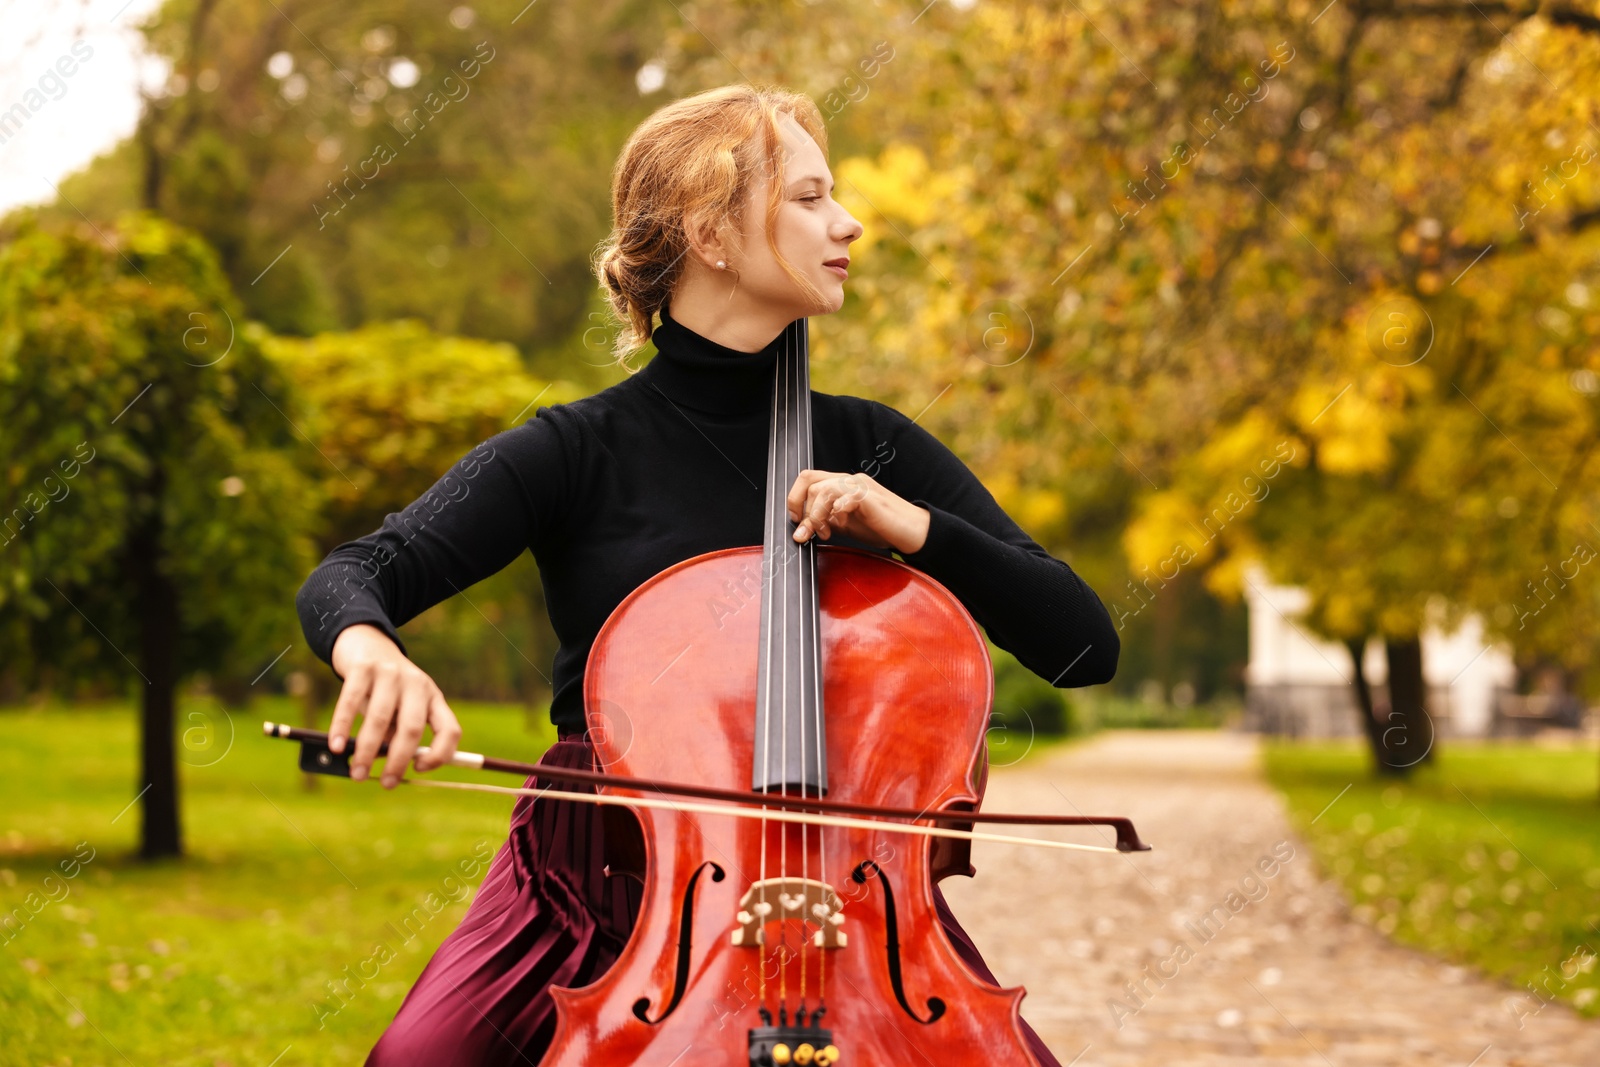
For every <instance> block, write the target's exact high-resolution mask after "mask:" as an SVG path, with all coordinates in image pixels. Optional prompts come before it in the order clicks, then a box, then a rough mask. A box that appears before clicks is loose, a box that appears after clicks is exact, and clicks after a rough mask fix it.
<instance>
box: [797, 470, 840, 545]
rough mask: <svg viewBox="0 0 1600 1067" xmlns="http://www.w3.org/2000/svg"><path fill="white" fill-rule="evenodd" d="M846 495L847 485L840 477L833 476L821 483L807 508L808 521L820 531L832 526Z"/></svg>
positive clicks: (814, 528)
mask: <svg viewBox="0 0 1600 1067" xmlns="http://www.w3.org/2000/svg"><path fill="white" fill-rule="evenodd" d="M844 497H845V486H844V484H843V483H842V482H841V481H840V480H839V479H837V478H831V479H829V480H828V481H826V482H822V483H821V484H819V485H818V486H817V491H816V492H815V493H814V494H813V495H812V498H811V506H810V507H809V508H808V509H807V510H806V521H807V522H809V523H810V524H811V528H812V529H813V530H816V531H817V532H818V533H822V532H823V531H824V530H827V529H829V528H831V525H832V523H833V519H834V516H835V515H836V514H840V513H841V509H840V502H841V501H842V500H843V499H844Z"/></svg>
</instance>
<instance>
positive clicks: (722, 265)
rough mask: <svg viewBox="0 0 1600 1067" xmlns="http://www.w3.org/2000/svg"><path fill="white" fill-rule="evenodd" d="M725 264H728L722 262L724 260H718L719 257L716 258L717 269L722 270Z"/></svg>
mask: <svg viewBox="0 0 1600 1067" xmlns="http://www.w3.org/2000/svg"><path fill="white" fill-rule="evenodd" d="M727 266H728V265H727V264H726V263H724V262H723V261H722V260H720V259H719V260H717V269H718V270H723V269H725V268H726V267H727Z"/></svg>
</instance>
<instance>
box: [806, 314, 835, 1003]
mask: <svg viewBox="0 0 1600 1067" xmlns="http://www.w3.org/2000/svg"><path fill="white" fill-rule="evenodd" d="M802 327H803V329H802V332H801V335H800V336H801V340H802V341H803V344H802V346H801V348H802V351H803V353H804V355H803V359H804V361H805V377H804V379H803V381H802V382H801V395H802V396H803V397H804V398H805V401H804V403H805V406H804V407H803V408H802V409H801V410H802V411H804V413H805V431H804V436H803V438H802V439H801V440H802V445H803V447H804V449H805V465H806V466H807V467H810V466H812V465H813V464H814V463H815V462H816V459H815V457H814V456H813V454H812V446H813V443H814V442H813V439H812V426H811V324H810V322H809V320H807V321H805V322H804V323H802ZM807 562H808V564H809V565H808V567H807V572H808V574H807V577H808V578H809V580H810V586H811V607H812V610H811V611H810V612H809V613H808V614H807V616H806V617H807V619H808V620H810V621H811V623H812V632H811V638H812V642H811V647H810V648H809V649H808V650H807V651H808V653H809V655H810V658H811V695H812V699H813V700H814V701H815V703H814V705H813V709H812V714H813V716H814V717H815V719H816V722H815V726H814V729H815V735H816V739H817V796H818V798H819V799H820V798H821V796H822V786H823V780H824V775H825V773H826V769H827V764H826V763H825V762H824V760H823V755H824V753H823V747H822V745H823V731H824V728H825V727H826V725H827V722H826V719H825V718H824V714H823V713H824V712H825V711H826V710H827V708H826V705H825V704H824V702H823V699H822V675H821V659H822V606H821V604H819V603H818V601H817V556H816V553H815V552H813V553H812V554H811V555H810V556H808V557H807ZM803 832H804V824H802V833H803ZM827 832H828V831H827V829H826V828H824V827H821V826H819V827H817V877H818V879H819V880H820V881H821V882H822V884H823V885H824V886H827V885H828V884H829V883H828V846H827V836H826V835H827ZM826 921H827V920H826V919H825V918H821V917H819V923H818V927H819V932H820V927H821V923H822V922H826ZM808 940H809V938H808ZM827 993H828V954H827V953H826V952H822V951H819V952H818V953H817V1007H818V1008H819V1009H820V1008H821V1007H822V1006H823V1002H824V999H825V998H826V996H827Z"/></svg>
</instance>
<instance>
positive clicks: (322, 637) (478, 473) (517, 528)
mask: <svg viewBox="0 0 1600 1067" xmlns="http://www.w3.org/2000/svg"><path fill="white" fill-rule="evenodd" d="M552 410H554V409H553V408H552V409H546V408H542V409H540V411H539V413H538V417H535V418H532V419H529V420H528V421H527V422H525V423H523V424H522V425H521V426H517V427H515V428H513V429H510V430H506V431H504V432H503V433H499V434H496V435H495V436H493V437H491V438H489V439H488V440H486V441H484V442H483V443H482V444H479V445H478V446H477V447H475V448H474V449H472V450H471V451H470V452H468V453H467V454H466V455H465V456H463V457H462V458H461V459H460V460H459V461H458V462H457V463H455V464H454V465H453V466H452V467H451V468H450V469H449V470H448V471H446V472H445V473H444V475H443V476H442V477H440V478H439V480H438V481H437V482H435V483H434V485H433V487H432V488H431V489H429V490H428V491H427V492H426V493H423V494H422V495H421V496H420V497H418V498H417V499H416V500H414V501H412V502H411V503H410V504H408V505H406V506H405V507H404V508H403V509H401V510H400V511H397V512H390V513H389V514H388V515H386V516H385V517H384V520H383V524H382V525H381V526H380V527H379V528H378V529H377V530H374V531H373V532H372V533H370V534H367V535H366V536H365V537H360V538H357V539H356V540H354V541H347V542H345V543H344V544H342V545H340V546H339V547H338V548H335V549H334V550H333V551H332V552H330V553H328V556H327V558H326V559H324V560H323V561H322V562H321V563H320V564H319V565H318V566H317V568H316V569H315V570H314V571H312V572H311V575H310V577H308V578H307V579H306V580H305V582H304V584H302V585H301V587H300V591H299V593H298V594H297V595H296V597H295V610H296V611H297V612H298V614H299V616H300V628H301V630H302V632H303V633H304V634H305V638H306V643H307V644H308V645H310V647H311V651H312V652H314V653H315V654H316V655H317V657H318V658H319V659H321V660H322V661H323V662H325V663H328V664H329V665H330V666H331V665H332V656H333V644H334V641H335V639H337V638H338V636H339V634H340V632H341V631H343V630H344V629H345V628H347V627H350V626H353V625H355V624H357V623H370V624H371V625H373V626H376V627H378V628H379V629H380V630H382V631H383V632H384V633H386V634H388V635H389V637H390V638H392V639H393V640H394V643H395V644H396V645H399V646H400V650H401V651H402V652H405V644H404V642H402V641H401V640H400V635H399V633H398V632H397V629H398V628H399V627H400V626H403V625H405V624H406V623H407V622H408V621H410V620H411V619H413V618H415V617H416V616H418V615H420V614H422V612H424V611H426V610H427V609H428V608H430V607H432V606H433V605H435V604H437V603H439V602H440V601H442V600H445V599H447V598H449V597H450V596H452V595H454V594H455V593H459V592H461V591H462V590H464V589H466V588H467V587H468V586H471V585H473V584H474V583H476V582H479V581H482V580H483V579H484V578H487V577H489V576H490V575H492V574H494V573H495V572H497V571H499V570H501V569H503V568H504V567H506V566H507V565H509V564H510V563H511V562H512V561H513V560H515V559H516V558H517V557H518V556H519V555H521V554H522V552H523V551H524V550H525V549H527V548H529V547H531V546H533V545H535V544H537V543H538V542H539V541H540V540H541V539H542V538H543V537H546V536H548V535H549V534H550V533H551V532H552V531H553V530H554V528H555V527H556V525H557V523H558V522H559V521H560V520H561V519H562V517H563V516H565V515H566V514H568V513H569V511H570V507H569V504H570V501H569V496H570V494H571V490H572V488H573V486H574V485H575V484H576V480H575V478H574V465H573V463H572V460H571V457H570V452H571V451H572V449H570V448H567V447H564V445H563V441H562V436H563V435H562V433H561V431H560V430H559V429H558V426H557V425H556V421H557V420H552V419H551V418H547V417H544V416H546V415H547V414H548V413H549V412H550V411H552Z"/></svg>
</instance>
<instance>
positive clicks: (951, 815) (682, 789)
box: [261, 722, 1150, 853]
mask: <svg viewBox="0 0 1600 1067" xmlns="http://www.w3.org/2000/svg"><path fill="white" fill-rule="evenodd" d="M261 729H262V733H264V734H265V735H266V736H268V737H277V738H282V739H284V740H288V741H298V742H300V769H301V770H302V771H306V772H307V773H310V774H327V775H333V776H335V777H341V778H348V777H350V745H349V743H348V742H347V743H346V747H345V751H344V752H334V751H333V750H332V749H331V748H329V747H328V735H327V734H326V733H325V732H323V731H321V730H306V729H302V728H300V727H298V726H289V725H288V724H286V723H272V722H263V723H262V724H261ZM388 750H389V745H388V742H384V743H383V744H381V745H379V746H378V755H380V756H382V755H385V754H386V753H387V752H388ZM428 751H429V749H428V746H426V745H423V746H421V747H419V748H418V749H417V752H416V755H417V756H422V755H424V754H425V753H427V752H428ZM449 765H450V766H452V767H462V768H466V769H468V770H484V771H501V772H505V773H507V774H517V775H521V776H523V777H524V778H526V777H529V776H536V777H538V778H543V779H546V780H548V781H552V782H565V783H567V784H569V785H590V786H612V787H617V788H623V789H636V790H643V791H649V792H655V793H661V794H667V796H662V797H649V796H646V797H630V796H617V795H612V794H606V793H580V792H574V791H572V790H560V789H552V788H549V787H546V788H544V789H525V788H524V789H514V788H510V787H508V786H497V785H488V784H485V783H481V782H445V781H430V780H427V779H421V778H402V779H400V780H401V781H402V782H405V783H408V784H415V785H425V786H432V787H435V788H444V789H467V790H474V791H479V792H492V793H506V794H511V795H516V796H534V797H552V798H555V799H560V800H575V801H579V802H581V803H588V804H599V805H616V806H620V807H636V808H660V809H670V810H673V811H679V812H693V813H696V814H707V815H727V816H731V817H733V818H745V819H769V820H772V821H774V822H791V823H803V824H806V825H810V826H838V827H843V828H846V829H867V830H881V831H888V832H890V833H903V834H912V835H915V836H920V837H945V838H954V839H957V840H964V841H993V842H998V843H1002V844H1011V845H1030V846H1034V847H1039V848H1060V849H1072V850H1076V851H1082V852H1112V853H1117V852H1148V851H1150V846H1149V845H1147V844H1145V843H1144V842H1143V841H1141V840H1139V832H1138V831H1137V830H1135V829H1134V826H1133V821H1132V820H1131V819H1127V818H1124V817H1122V816H1109V815H1108V816H1098V815H1034V814H1024V813H1011V812H978V811H962V812H929V811H927V809H923V810H921V811H917V810H915V809H912V808H892V807H881V806H879V805H875V804H858V803H853V802H851V801H842V800H827V799H825V798H822V797H798V796H790V795H788V794H784V793H772V794H758V793H749V792H740V791H739V790H735V789H722V788H718V787H716V786H704V785H690V784H688V783H686V782H669V781H664V780H660V779H655V778H637V777H633V776H631V775H625V774H608V773H606V772H604V771H583V770H578V769H577V768H574V767H549V766H545V765H544V764H539V763H523V762H521V761H519V760H508V759H500V758H499V757H496V756H485V755H482V754H480V753H477V752H457V753H456V754H455V756H454V757H453V758H452V759H451V761H450V764H449ZM672 796H677V797H693V798H696V799H697V800H701V801H707V800H710V801H718V802H719V803H715V804H707V803H695V802H693V801H680V800H672V799H669V797H672ZM772 809H778V810H776V811H774V810H772ZM894 819H904V820H908V822H906V823H898V822H890V821H885V820H894ZM920 820H927V821H929V822H932V823H934V824H944V823H956V824H963V823H964V824H967V825H971V824H973V823H1002V824H1009V825H1022V826H1108V827H1111V828H1112V829H1114V830H1115V831H1116V834H1117V844H1116V847H1115V848H1107V847H1104V846H1101V845H1081V844H1078V843H1076V842H1070V841H1048V840H1043V839H1040V838H1034V837H1017V836H1013V835H1009V834H990V833H982V832H978V831H973V830H961V829H955V828H953V827H950V826H945V825H932V826H924V825H913V824H914V823H917V822H918V821H920Z"/></svg>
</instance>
